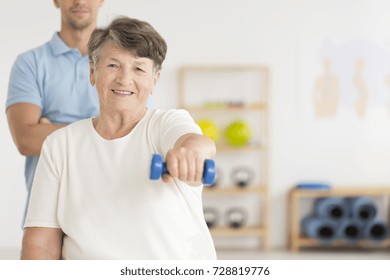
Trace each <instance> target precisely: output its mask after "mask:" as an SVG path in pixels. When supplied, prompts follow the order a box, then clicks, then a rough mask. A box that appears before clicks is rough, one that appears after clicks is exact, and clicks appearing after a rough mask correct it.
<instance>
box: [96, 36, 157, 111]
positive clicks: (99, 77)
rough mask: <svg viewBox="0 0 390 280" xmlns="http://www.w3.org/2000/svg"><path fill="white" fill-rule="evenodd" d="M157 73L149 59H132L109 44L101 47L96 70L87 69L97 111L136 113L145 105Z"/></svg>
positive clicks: (129, 55) (123, 51)
mask: <svg viewBox="0 0 390 280" xmlns="http://www.w3.org/2000/svg"><path fill="white" fill-rule="evenodd" d="M159 76H160V72H159V71H156V70H155V67H154V63H153V61H152V60H151V59H149V58H145V57H136V56H134V55H133V54H132V53H131V52H130V51H128V50H125V49H121V48H118V47H116V46H115V45H114V44H113V43H112V42H108V43H106V44H105V46H103V48H102V51H101V53H100V56H99V62H98V63H97V65H96V67H95V68H93V66H91V73H90V78H91V84H92V85H96V89H97V92H98V95H99V102H100V108H101V111H113V112H118V113H119V112H123V113H125V114H127V113H126V112H129V113H130V114H131V112H133V113H134V112H137V111H139V110H140V109H141V110H142V109H146V104H147V101H148V98H149V96H150V95H151V93H152V91H153V88H154V86H155V84H156V83H157V81H158V79H159Z"/></svg>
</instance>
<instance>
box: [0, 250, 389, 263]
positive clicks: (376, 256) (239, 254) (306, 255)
mask: <svg viewBox="0 0 390 280" xmlns="http://www.w3.org/2000/svg"><path fill="white" fill-rule="evenodd" d="M19 256H20V252H19V249H15V248H1V249H0V260H17V259H19ZM218 259H219V260H390V250H387V251H386V250H382V249H381V250H351V251H344V250H343V251H341V250H340V251H338V250H337V251H334V250H324V251H314V250H310V251H300V252H296V253H292V252H290V251H287V250H272V251H270V252H263V251H238V250H235V251H218Z"/></svg>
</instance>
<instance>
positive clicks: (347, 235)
mask: <svg viewBox="0 0 390 280" xmlns="http://www.w3.org/2000/svg"><path fill="white" fill-rule="evenodd" d="M337 238H338V239H342V240H344V241H346V242H347V243H355V242H357V241H358V240H360V239H362V238H363V224H362V223H361V222H360V221H359V220H356V219H344V220H343V221H341V222H340V223H339V224H338V225H337Z"/></svg>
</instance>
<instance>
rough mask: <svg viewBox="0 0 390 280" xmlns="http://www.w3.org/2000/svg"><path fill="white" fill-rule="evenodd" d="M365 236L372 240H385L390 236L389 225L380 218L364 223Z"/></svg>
mask: <svg viewBox="0 0 390 280" xmlns="http://www.w3.org/2000/svg"><path fill="white" fill-rule="evenodd" d="M363 237H364V238H366V239H369V240H371V241H383V240H385V239H387V238H388V237H389V227H388V225H387V224H386V223H385V222H383V221H380V220H378V219H376V220H373V221H369V222H368V223H366V224H365V225H364V228H363Z"/></svg>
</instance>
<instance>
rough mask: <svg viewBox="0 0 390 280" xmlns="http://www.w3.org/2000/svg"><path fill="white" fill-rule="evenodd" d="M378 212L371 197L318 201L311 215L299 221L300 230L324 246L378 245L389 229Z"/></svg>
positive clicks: (318, 199)
mask: <svg viewBox="0 0 390 280" xmlns="http://www.w3.org/2000/svg"><path fill="white" fill-rule="evenodd" d="M378 212H379V211H378V207H377V205H376V204H375V202H374V200H373V199H372V198H370V197H364V196H360V197H322V198H317V199H316V200H315V201H314V205H313V210H312V212H311V213H310V214H309V215H308V216H306V217H304V218H303V219H302V221H301V231H302V232H303V233H304V234H305V235H306V236H308V237H310V238H312V239H316V240H319V241H320V242H322V243H323V244H331V243H332V242H333V241H334V240H344V241H346V242H347V243H355V242H357V241H359V240H363V239H364V240H370V241H376V242H380V241H383V240H385V239H387V238H388V237H389V233H390V230H389V226H388V225H387V224H386V222H385V221H383V220H382V219H381V218H380V217H379V215H378V214H379V213H378Z"/></svg>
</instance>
